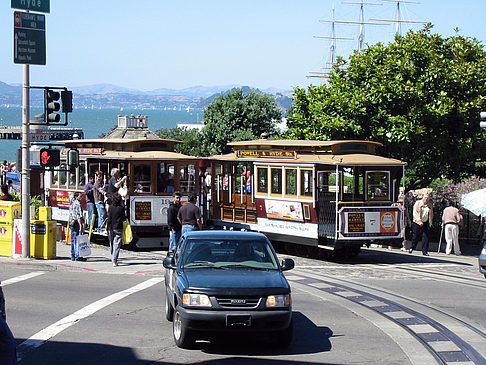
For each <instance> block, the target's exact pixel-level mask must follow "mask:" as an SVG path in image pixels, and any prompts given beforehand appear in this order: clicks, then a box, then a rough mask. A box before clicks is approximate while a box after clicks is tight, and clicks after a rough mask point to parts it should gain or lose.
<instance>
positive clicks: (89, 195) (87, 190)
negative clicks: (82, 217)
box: [84, 175, 95, 228]
mask: <svg viewBox="0 0 486 365" xmlns="http://www.w3.org/2000/svg"><path fill="white" fill-rule="evenodd" d="M84 195H85V196H86V207H87V209H88V223H89V227H90V228H91V227H92V226H93V223H94V217H93V215H94V214H95V201H94V196H93V195H94V176H93V175H89V176H88V182H87V183H86V185H84Z"/></svg>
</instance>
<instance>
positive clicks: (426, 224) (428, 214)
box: [408, 194, 434, 256]
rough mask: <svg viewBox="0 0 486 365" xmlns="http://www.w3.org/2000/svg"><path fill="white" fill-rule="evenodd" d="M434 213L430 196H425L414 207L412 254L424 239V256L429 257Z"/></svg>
mask: <svg viewBox="0 0 486 365" xmlns="http://www.w3.org/2000/svg"><path fill="white" fill-rule="evenodd" d="M433 218H434V212H433V207H432V202H431V201H430V197H429V194H424V195H423V197H422V199H420V200H417V201H416V202H415V204H414V206H413V222H412V247H410V250H409V251H408V252H410V253H412V252H413V250H415V248H416V247H417V243H418V241H419V239H420V238H422V254H423V255H424V256H429V228H430V226H431V225H432V221H433Z"/></svg>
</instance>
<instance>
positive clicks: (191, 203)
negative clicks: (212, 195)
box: [69, 168, 210, 266]
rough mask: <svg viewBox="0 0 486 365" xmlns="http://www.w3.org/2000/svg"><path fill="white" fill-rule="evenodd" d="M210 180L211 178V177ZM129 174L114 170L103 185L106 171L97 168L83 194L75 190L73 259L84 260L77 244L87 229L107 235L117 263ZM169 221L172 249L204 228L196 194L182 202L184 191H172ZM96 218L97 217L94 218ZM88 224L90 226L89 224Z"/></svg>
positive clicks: (72, 213) (72, 234)
mask: <svg viewBox="0 0 486 365" xmlns="http://www.w3.org/2000/svg"><path fill="white" fill-rule="evenodd" d="M208 179H210V178H208ZM126 186H127V176H123V177H122V176H121V173H120V170H119V169H117V168H114V169H112V170H111V178H110V179H109V181H108V183H107V184H106V185H105V184H104V179H103V172H102V171H97V172H96V173H95V175H94V176H89V178H88V183H86V185H85V186H84V193H80V192H76V193H74V196H73V199H72V200H71V206H70V209H69V226H70V229H71V260H73V261H85V260H86V258H84V257H81V256H80V255H79V253H78V250H77V247H76V237H78V236H79V235H80V234H84V231H85V228H88V227H89V228H90V229H96V230H98V231H100V232H105V231H106V233H107V235H108V240H109V243H110V249H111V256H112V263H113V266H118V258H119V254H120V248H121V245H122V234H123V222H124V221H125V220H126V219H127V214H126V206H125V201H126V199H127V197H128V189H127V187H126ZM83 196H85V197H86V205H87V211H88V220H89V222H87V224H85V222H84V217H83V210H82V207H81V200H82V198H83ZM172 198H173V201H172V202H171V204H170V206H169V209H168V213H167V222H168V228H169V251H173V250H174V249H175V247H176V245H177V242H178V241H179V239H180V237H181V235H182V234H184V233H185V232H189V231H192V230H197V229H199V230H202V215H201V210H200V209H199V207H198V206H197V205H196V203H197V196H196V195H195V194H194V193H190V194H189V195H188V202H187V203H186V204H182V203H181V193H180V192H177V191H176V192H174V193H173V194H172ZM96 217H97V219H95V218H96ZM86 226H87V227H86Z"/></svg>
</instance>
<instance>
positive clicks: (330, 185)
mask: <svg viewBox="0 0 486 365" xmlns="http://www.w3.org/2000/svg"><path fill="white" fill-rule="evenodd" d="M317 186H318V189H319V193H335V192H336V172H335V171H319V172H318V173H317Z"/></svg>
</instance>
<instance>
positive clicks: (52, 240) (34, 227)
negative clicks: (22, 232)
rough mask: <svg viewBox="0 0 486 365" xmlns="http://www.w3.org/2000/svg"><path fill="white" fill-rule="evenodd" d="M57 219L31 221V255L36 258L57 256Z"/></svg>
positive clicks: (47, 258)
mask: <svg viewBox="0 0 486 365" xmlns="http://www.w3.org/2000/svg"><path fill="white" fill-rule="evenodd" d="M56 224H57V222H56V221H41V220H38V221H30V256H31V257H35V258H36V259H45V260H49V259H55V258H56V238H57V227H56Z"/></svg>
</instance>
